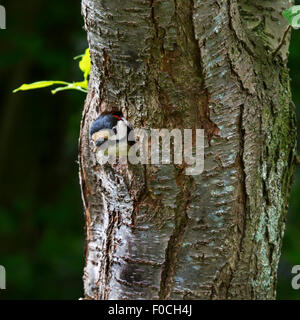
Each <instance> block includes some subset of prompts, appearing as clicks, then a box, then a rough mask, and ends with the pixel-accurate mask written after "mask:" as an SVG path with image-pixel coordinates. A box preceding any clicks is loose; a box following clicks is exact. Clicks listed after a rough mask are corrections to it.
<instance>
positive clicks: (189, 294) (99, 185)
mask: <svg viewBox="0 0 300 320" xmlns="http://www.w3.org/2000/svg"><path fill="white" fill-rule="evenodd" d="M289 5H290V4H289V1H288V0H281V1H279V0H273V1H259V0H253V1H251V2H249V1H246V0H240V1H237V0H228V1H224V0H194V1H192V0H191V1H181V0H82V12H83V16H84V19H85V28H86V30H87V33H88V41H89V45H90V50H91V59H92V70H91V78H90V84H89V93H88V96H87V99H86V103H85V108H84V111H83V117H82V128H81V136H80V143H79V162H80V177H81V187H82V196H83V202H84V210H85V217H86V265H85V271H84V290H85V297H86V298H87V299H158V298H159V299H274V298H275V295H276V271H277V265H278V261H279V257H280V249H281V242H282V237H283V232H284V225H285V217H286V211H287V205H288V198H289V190H290V186H291V182H292V177H293V172H294V160H295V144H296V126H295V113H294V107H293V104H292V103H291V93H290V85H289V74H288V69H287V67H286V62H287V54H288V42H289V35H288V37H286V38H285V39H284V42H283V43H282V40H283V35H284V33H285V31H286V27H287V24H286V22H285V21H284V19H283V17H282V16H281V12H282V10H283V9H285V8H287V7H288V6H289ZM277 49H278V50H277ZM111 110H120V111H122V112H123V114H124V115H126V118H127V119H128V120H129V121H130V122H131V124H132V125H133V126H134V127H135V128H167V129H173V128H180V129H183V128H193V129H196V128H202V129H204V130H205V162H204V171H203V173H202V174H200V175H195V176H189V175H186V174H185V167H184V166H180V165H175V164H169V165H151V164H149V165H131V164H130V163H129V164H128V165H126V166H124V165H120V164H116V165H109V164H105V165H100V164H99V163H98V162H97V159H96V156H95V154H94V153H93V146H92V144H91V141H90V137H89V128H90V125H91V123H92V121H93V120H95V119H96V117H97V116H98V115H99V114H100V113H101V112H103V111H111Z"/></svg>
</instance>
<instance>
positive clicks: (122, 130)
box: [110, 121, 128, 140]
mask: <svg viewBox="0 0 300 320" xmlns="http://www.w3.org/2000/svg"><path fill="white" fill-rule="evenodd" d="M115 128H116V131H117V134H116V135H114V136H113V137H111V138H110V140H122V139H124V138H126V137H127V131H128V127H127V125H126V123H125V122H124V121H119V122H118V123H117V125H116V127H115Z"/></svg>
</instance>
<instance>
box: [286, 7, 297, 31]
mask: <svg viewBox="0 0 300 320" xmlns="http://www.w3.org/2000/svg"><path fill="white" fill-rule="evenodd" d="M282 15H283V16H284V17H285V18H286V19H287V21H288V22H289V24H290V25H291V26H292V27H293V28H294V29H299V28H300V6H292V7H290V8H289V9H287V10H284V11H283V12H282Z"/></svg>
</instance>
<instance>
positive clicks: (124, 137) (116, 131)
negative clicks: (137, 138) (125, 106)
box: [90, 112, 134, 156]
mask: <svg viewBox="0 0 300 320" xmlns="http://www.w3.org/2000/svg"><path fill="white" fill-rule="evenodd" d="M132 130H133V129H132V127H131V125H130V124H129V122H128V121H127V120H126V119H125V118H124V117H123V115H122V113H121V112H114V113H106V114H101V115H100V116H99V117H98V118H97V119H96V120H95V121H94V122H93V123H92V125H91V128H90V136H91V138H92V140H93V142H94V144H95V148H94V152H98V151H99V150H100V151H101V152H102V153H103V154H104V155H115V156H123V155H127V152H128V147H129V146H130V145H132V144H134V141H129V139H128V136H129V134H130V132H131V131H132Z"/></svg>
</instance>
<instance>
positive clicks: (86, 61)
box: [79, 48, 91, 80]
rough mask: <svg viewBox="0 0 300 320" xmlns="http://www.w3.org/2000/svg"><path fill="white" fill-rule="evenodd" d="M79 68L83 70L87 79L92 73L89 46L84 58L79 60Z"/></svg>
mask: <svg viewBox="0 0 300 320" xmlns="http://www.w3.org/2000/svg"><path fill="white" fill-rule="evenodd" d="M79 68H80V70H81V71H82V72H83V75H84V79H85V80H86V79H87V78H88V76H89V75H90V73H91V57H90V49H89V48H87V49H86V50H85V53H84V55H82V58H81V60H80V61H79Z"/></svg>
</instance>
